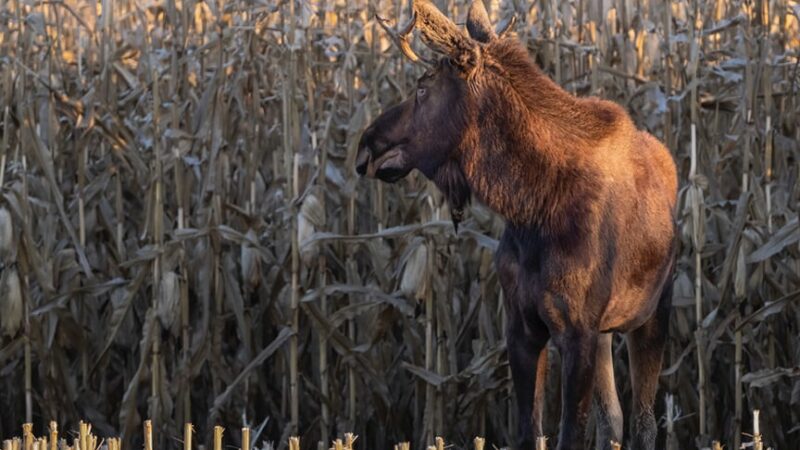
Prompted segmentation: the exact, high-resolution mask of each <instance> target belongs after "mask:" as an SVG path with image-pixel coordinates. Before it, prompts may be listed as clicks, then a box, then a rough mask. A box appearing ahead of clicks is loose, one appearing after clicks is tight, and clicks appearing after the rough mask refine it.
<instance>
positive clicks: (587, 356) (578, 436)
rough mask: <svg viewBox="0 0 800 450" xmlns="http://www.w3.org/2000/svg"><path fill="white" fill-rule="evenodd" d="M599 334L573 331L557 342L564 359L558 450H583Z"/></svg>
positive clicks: (590, 404)
mask: <svg viewBox="0 0 800 450" xmlns="http://www.w3.org/2000/svg"><path fill="white" fill-rule="evenodd" d="M597 339H598V338H597V334H596V333H594V332H590V331H572V332H569V333H568V334H566V335H564V336H561V337H560V339H557V340H556V345H558V347H559V351H560V352H561V355H562V357H561V359H562V366H561V369H562V375H561V431H560V432H559V435H558V450H578V449H583V446H584V439H585V437H586V433H585V431H586V422H587V420H588V418H589V412H590V410H591V406H592V393H593V390H594V376H593V375H594V364H595V359H596V358H595V355H596V353H597Z"/></svg>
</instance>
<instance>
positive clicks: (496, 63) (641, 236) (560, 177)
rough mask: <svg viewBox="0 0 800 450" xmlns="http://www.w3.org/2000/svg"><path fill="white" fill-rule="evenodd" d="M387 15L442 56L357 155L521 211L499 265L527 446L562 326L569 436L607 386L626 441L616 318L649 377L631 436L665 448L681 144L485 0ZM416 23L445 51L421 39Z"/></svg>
mask: <svg viewBox="0 0 800 450" xmlns="http://www.w3.org/2000/svg"><path fill="white" fill-rule="evenodd" d="M378 20H379V22H380V23H381V24H382V25H383V26H384V28H385V29H386V30H387V32H389V34H390V36H391V37H392V38H393V40H394V41H395V43H396V44H397V45H398V46H399V48H400V49H401V51H402V52H403V53H404V54H405V56H406V57H408V58H410V59H411V60H413V61H417V62H420V63H426V65H428V66H429V68H428V70H427V71H426V72H425V74H424V75H423V76H422V77H421V78H420V79H419V81H418V84H417V89H416V92H415V95H413V96H411V97H410V98H408V99H407V100H405V101H403V102H402V103H400V104H398V105H396V106H394V107H392V108H389V109H387V110H386V111H384V112H383V113H382V114H381V115H380V116H379V117H378V118H376V119H375V121H374V122H373V123H372V124H370V125H369V127H368V128H367V129H366V130H365V131H364V133H363V135H362V137H361V140H360V142H359V145H358V153H357V156H356V170H357V172H358V173H359V174H361V175H368V176H370V177H373V178H377V179H380V180H382V181H386V182H396V181H398V180H400V179H401V178H403V177H405V176H406V175H407V174H408V173H409V172H410V171H411V170H413V169H417V170H419V171H420V172H422V173H423V174H424V175H425V176H426V177H427V178H429V179H430V180H432V181H433V182H434V183H435V184H436V185H437V187H438V188H439V189H440V190H441V191H442V192H443V194H444V196H445V197H446V199H447V201H448V203H449V206H450V208H451V210H453V211H454V212H457V211H460V210H462V208H463V207H464V206H465V205H466V204H467V203H468V202H469V201H470V197H471V196H472V195H474V196H476V197H477V198H478V199H479V200H481V201H482V202H484V203H485V204H486V205H487V206H489V207H490V208H491V209H492V210H494V211H495V212H496V213H498V214H499V215H501V216H502V217H503V218H504V219H505V221H506V228H505V231H504V233H503V236H502V238H501V240H500V244H499V247H498V249H497V253H496V255H495V265H496V270H497V274H498V279H499V281H500V284H501V287H502V289H503V292H504V297H505V309H506V314H507V316H508V321H507V324H508V327H507V336H506V339H507V348H508V358H509V363H510V366H511V373H512V378H513V384H514V389H515V393H516V400H517V405H518V410H519V417H520V421H519V422H520V429H519V442H520V445H519V446H520V447H521V448H525V449H530V448H532V447H533V440H534V438H536V437H538V436H541V435H542V409H543V393H544V392H543V391H544V387H543V386H544V378H545V376H546V370H547V362H546V358H547V349H546V345H547V343H548V341H550V340H552V342H553V343H554V345H555V346H556V348H557V349H558V351H559V353H560V355H561V358H562V365H561V367H562V371H563V373H562V377H561V380H562V386H561V398H562V411H561V423H560V431H559V435H558V449H561V450H566V449H579V448H583V446H584V438H585V430H586V424H587V419H588V416H589V413H590V409H591V404H592V402H594V404H595V410H596V419H597V420H596V422H597V434H596V436H597V439H596V442H597V448H609V447H610V441H612V440H614V441H618V442H620V441H622V438H623V435H622V422H623V417H622V410H621V408H620V404H619V398H618V395H617V391H616V387H615V381H614V370H613V365H612V352H611V339H612V336H613V333H614V332H616V333H625V335H626V342H627V344H626V345H627V350H628V355H629V363H630V373H631V383H632V391H633V405H632V408H631V411H632V417H630V418H629V420H630V431H629V436H628V437H627V442H626V443H625V447H627V448H631V449H653V448H654V446H655V439H656V432H657V431H656V420H655V415H654V411H653V408H654V402H655V396H656V390H657V387H658V377H659V373H660V371H661V364H662V355H663V350H664V346H665V340H666V334H667V328H668V322H669V314H670V309H671V308H670V304H671V286H672V273H673V269H674V263H675V251H674V247H675V235H676V232H675V229H676V227H675V213H674V210H675V202H676V196H677V175H676V168H675V163H674V161H673V159H672V156H671V155H670V153H669V151H668V150H667V149H666V148H665V147H664V146H663V145H662V144H661V143H660V142H659V141H658V140H657V139H656V138H654V137H653V136H651V135H650V134H648V133H646V132H644V131H640V130H637V129H636V126H635V125H634V124H633V122H632V121H631V118H630V117H629V116H628V114H627V113H626V112H625V111H624V109H622V108H621V107H620V106H618V105H616V104H615V103H612V102H609V101H604V100H601V99H598V98H578V97H575V96H573V95H571V94H569V93H567V92H566V91H564V90H563V89H561V87H560V86H558V85H557V84H556V83H554V82H553V81H552V80H551V79H549V78H548V77H547V75H545V74H544V73H543V72H542V71H541V70H540V69H539V68H538V67H537V66H536V64H535V63H534V62H533V61H532V59H531V57H530V55H529V54H528V51H527V49H526V48H524V47H523V46H522V45H521V44H520V43H519V42H518V40H516V39H514V38H511V37H508V36H504V35H503V33H498V32H495V31H494V30H493V29H492V25H491V23H490V22H489V18H488V14H487V13H486V10H485V9H484V6H483V4H482V0H475V1H474V3H473V4H472V5H471V7H470V10H469V12H468V15H467V31H468V33H465V32H463V31H461V29H459V28H458V27H457V26H456V25H455V23H453V22H451V21H450V20H449V19H448V18H447V17H445V16H444V15H443V14H442V13H441V12H440V11H439V10H438V9H437V8H436V6H435V5H433V4H432V3H430V1H429V0H415V1H414V5H413V14H412V17H411V19H410V20H409V22H408V24H407V25H405V26H401V27H400V28H399V29H397V30H394V29H391V28H389V27H388V26H387V25H386V21H385V20H383V19H381V18H379V17H378ZM414 28H416V29H418V30H419V31H420V35H421V37H422V39H423V41H424V42H425V43H426V44H427V45H428V47H430V48H431V49H432V50H433V51H434V52H435V53H437V54H438V55H440V58H438V59H437V60H435V61H431V60H424V59H422V58H421V57H420V56H418V55H417V54H416V53H414V51H413V50H412V48H411V46H410V45H409V43H408V36H409V34H410V33H411V31H412V30H413V29H414ZM457 217H458V215H457V214H455V213H454V218H457Z"/></svg>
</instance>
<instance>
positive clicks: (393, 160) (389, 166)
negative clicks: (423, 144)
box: [364, 145, 411, 183]
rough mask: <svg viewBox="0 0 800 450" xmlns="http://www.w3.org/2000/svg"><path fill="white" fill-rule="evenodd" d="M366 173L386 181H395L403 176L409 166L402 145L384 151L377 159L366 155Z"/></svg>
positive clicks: (407, 171) (409, 169) (408, 170)
mask: <svg viewBox="0 0 800 450" xmlns="http://www.w3.org/2000/svg"><path fill="white" fill-rule="evenodd" d="M364 172H366V175H367V176H368V177H370V178H377V179H379V180H381V181H384V182H386V183H396V182H397V181H399V180H401V179H403V178H405V176H406V175H408V173H409V172H411V168H410V167H409V165H408V164H407V162H406V153H405V151H403V149H402V146H400V145H396V146H394V147H392V148H390V149H389V150H387V151H386V152H384V153H383V154H382V155H381V156H379V157H378V158H377V159H374V160H373V159H372V157H371V156H367V164H366V170H365V171H364Z"/></svg>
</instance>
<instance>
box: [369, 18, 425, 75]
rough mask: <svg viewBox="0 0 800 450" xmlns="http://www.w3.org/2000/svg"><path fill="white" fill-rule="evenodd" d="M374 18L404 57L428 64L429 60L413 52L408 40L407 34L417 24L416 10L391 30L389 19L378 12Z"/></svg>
mask: <svg viewBox="0 0 800 450" xmlns="http://www.w3.org/2000/svg"><path fill="white" fill-rule="evenodd" d="M375 19H377V20H378V24H380V26H381V28H383V30H384V31H386V34H388V35H389V37H390V38H391V39H392V41H393V42H394V44H395V45H396V46H397V48H399V49H400V51H401V52H403V54H404V55H405V56H406V58H408V59H410V60H411V61H413V62H416V63H421V64H426V65H430V61H428V60H426V59H423V58H421V57H419V56H418V55H417V54H416V53H414V50H413V49H412V48H411V44H410V43H409V42H408V35H409V34H411V31H412V30H414V27H415V26H416V24H417V13H416V12H414V13H412V15H411V18H410V19H408V22H407V23H406V24H405V25H403V26H402V27H400V29H399V30H398V31H395V30H393V29H392V28H391V27H390V26H389V21H388V20H387V19H384V18H383V17H381V16H379V15H378V14H375Z"/></svg>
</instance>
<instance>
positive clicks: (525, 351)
mask: <svg viewBox="0 0 800 450" xmlns="http://www.w3.org/2000/svg"><path fill="white" fill-rule="evenodd" d="M546 344H547V338H543V339H534V338H531V337H530V336H527V335H526V334H525V333H524V331H523V330H522V329H519V328H517V327H514V326H510V327H509V329H508V336H507V345H508V362H509V364H510V366H511V378H512V379H513V381H514V393H515V394H516V397H517V411H518V413H519V415H518V419H517V421H518V427H519V429H518V447H517V448H519V449H520V450H532V449H533V442H534V439H535V438H536V437H537V436H538V435H539V433H541V423H540V421H539V418H540V417H541V414H540V411H539V414H534V398H535V395H536V394H535V387H536V386H537V385H539V384H542V383H540V382H539V380H537V376H538V375H539V374H538V367H537V366H538V364H537V363H538V359H539V355H540V354H541V353H544V352H546V351H547V347H546ZM537 403H538V402H537ZM537 409H538V407H537ZM537 416H538V417H537Z"/></svg>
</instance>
